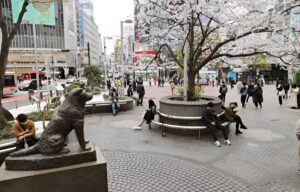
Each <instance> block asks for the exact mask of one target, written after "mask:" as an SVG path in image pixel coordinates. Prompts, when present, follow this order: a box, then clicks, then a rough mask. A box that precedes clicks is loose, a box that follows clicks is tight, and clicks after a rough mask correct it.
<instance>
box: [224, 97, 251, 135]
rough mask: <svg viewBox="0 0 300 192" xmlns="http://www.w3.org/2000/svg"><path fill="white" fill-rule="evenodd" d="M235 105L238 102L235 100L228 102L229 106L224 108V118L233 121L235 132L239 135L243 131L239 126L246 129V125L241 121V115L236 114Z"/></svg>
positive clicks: (236, 105)
mask: <svg viewBox="0 0 300 192" xmlns="http://www.w3.org/2000/svg"><path fill="white" fill-rule="evenodd" d="M237 107H238V104H237V103H236V102H232V103H230V104H229V106H228V107H226V108H225V119H226V120H227V121H229V122H235V134H236V135H239V134H242V133H243V132H241V131H240V129H239V128H241V129H247V127H246V126H245V125H244V123H243V122H242V119H241V117H240V116H239V115H237V114H236V113H237V112H238V110H237ZM240 126H241V127H240Z"/></svg>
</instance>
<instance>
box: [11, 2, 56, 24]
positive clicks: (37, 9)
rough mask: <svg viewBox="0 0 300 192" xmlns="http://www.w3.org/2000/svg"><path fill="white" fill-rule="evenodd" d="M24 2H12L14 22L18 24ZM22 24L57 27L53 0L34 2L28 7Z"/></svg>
mask: <svg viewBox="0 0 300 192" xmlns="http://www.w3.org/2000/svg"><path fill="white" fill-rule="evenodd" d="M23 3H24V0H11V4H12V15H13V22H14V23H16V22H17V20H18V17H19V14H20V11H21V9H22V6H23ZM22 23H29V24H37V25H55V9H54V2H53V0H32V1H30V3H29V4H28V6H27V11H26V13H25V14H24V17H23V20H22Z"/></svg>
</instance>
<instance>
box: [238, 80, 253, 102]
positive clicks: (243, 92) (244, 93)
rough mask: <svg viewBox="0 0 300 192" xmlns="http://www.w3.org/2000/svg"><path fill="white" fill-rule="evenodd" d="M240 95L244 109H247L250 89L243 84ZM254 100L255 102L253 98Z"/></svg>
mask: <svg viewBox="0 0 300 192" xmlns="http://www.w3.org/2000/svg"><path fill="white" fill-rule="evenodd" d="M253 91H254V90H253ZM240 94H241V103H242V107H243V108H246V98H247V95H248V88H247V85H246V83H244V84H243V87H242V88H241V91H240ZM252 100H253V98H252Z"/></svg>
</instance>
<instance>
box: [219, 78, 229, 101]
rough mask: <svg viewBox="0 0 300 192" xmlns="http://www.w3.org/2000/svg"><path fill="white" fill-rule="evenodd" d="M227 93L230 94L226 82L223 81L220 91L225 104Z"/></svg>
mask: <svg viewBox="0 0 300 192" xmlns="http://www.w3.org/2000/svg"><path fill="white" fill-rule="evenodd" d="M227 92H228V88H227V86H226V84H225V82H224V81H223V83H222V86H221V87H220V89H219V93H220V98H221V100H222V102H223V103H225V97H226V94H227Z"/></svg>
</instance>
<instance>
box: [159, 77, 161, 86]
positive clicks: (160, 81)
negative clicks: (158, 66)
mask: <svg viewBox="0 0 300 192" xmlns="http://www.w3.org/2000/svg"><path fill="white" fill-rule="evenodd" d="M158 87H161V78H158Z"/></svg>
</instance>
